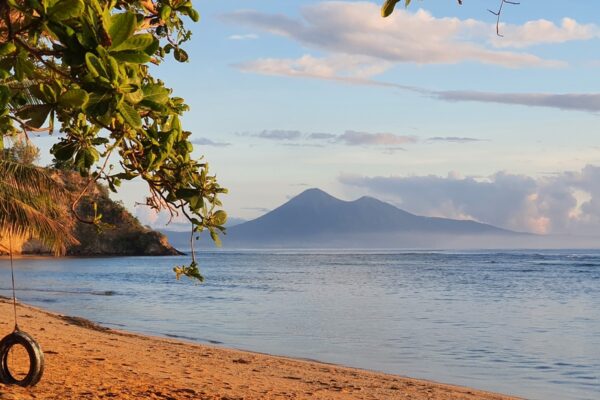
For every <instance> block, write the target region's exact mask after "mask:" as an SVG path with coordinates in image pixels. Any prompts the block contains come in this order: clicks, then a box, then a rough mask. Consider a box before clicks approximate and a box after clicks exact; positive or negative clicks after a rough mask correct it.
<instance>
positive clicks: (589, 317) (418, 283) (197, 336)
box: [0, 251, 600, 400]
mask: <svg viewBox="0 0 600 400" xmlns="http://www.w3.org/2000/svg"><path fill="white" fill-rule="evenodd" d="M188 261H189V259H188V258H187V257H131V258H62V259H27V258H26V259H19V260H16V261H15V263H16V282H17V289H18V291H17V296H18V298H19V300H20V301H22V302H25V303H29V304H33V305H36V306H41V307H44V308H47V309H50V310H54V311H58V312H60V313H63V314H68V315H73V316H81V317H85V318H88V319H91V320H94V321H97V322H99V323H101V324H104V325H106V326H110V327H115V328H120V329H127V330H131V331H137V332H141V333H147V334H153V335H161V336H168V337H174V338H181V339H185V340H192V341H198V342H205V343H213V344H217V345H223V346H227V347H234V348H240V349H247V350H252V351H258V352H265V353H270V354H278V355H286V356H293V357H302V358H309V359H315V360H320V361H325V362H332V363H339V364H344V365H348V366H353V367H359V368H366V369H370V370H376V371H384V372H389V373H394V374H401V375H407V376H411V377H417V378H425V379H431V380H436V381H441V382H446V383H453V384H459V385H466V386H472V387H475V388H479V389H484V390H490V391H497V392H503V393H507V394H513V395H518V396H523V397H527V398H532V399H590V400H591V399H600V251H506V252H497V251H496V252H487V251H472V252H426V251H418V252H373V251H363V252H360V251H314V252H311V251H302V252H298V251H240V252H233V251H221V252H203V253H201V254H200V263H201V267H202V271H203V273H204V275H205V277H206V282H205V283H204V284H202V285H198V284H194V283H192V282H190V281H187V280H182V281H176V280H175V276H174V274H173V272H172V267H173V266H174V265H176V264H181V263H185V262H188ZM10 294H11V292H10V269H9V264H8V261H7V260H6V259H5V258H4V259H1V260H0V295H4V296H10ZM22 324H23V325H24V329H26V325H27V322H26V321H23V322H22ZM6 333H8V332H6ZM0 334H3V333H1V332H0Z"/></svg>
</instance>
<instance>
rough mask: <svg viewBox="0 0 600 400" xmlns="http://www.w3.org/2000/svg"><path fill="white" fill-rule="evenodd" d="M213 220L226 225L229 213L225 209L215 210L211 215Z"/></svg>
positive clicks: (217, 223)
mask: <svg viewBox="0 0 600 400" xmlns="http://www.w3.org/2000/svg"><path fill="white" fill-rule="evenodd" d="M211 222H212V223H213V224H214V225H217V226H222V225H225V223H226V222H227V213H226V212H225V211H223V210H219V211H217V212H215V213H214V214H213V215H212V217H211Z"/></svg>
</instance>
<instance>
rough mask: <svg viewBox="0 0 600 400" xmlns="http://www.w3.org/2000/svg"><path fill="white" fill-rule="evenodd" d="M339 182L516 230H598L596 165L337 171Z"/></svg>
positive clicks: (433, 211) (416, 209)
mask: <svg viewBox="0 0 600 400" xmlns="http://www.w3.org/2000/svg"><path fill="white" fill-rule="evenodd" d="M339 181H340V182H341V183H343V184H345V185H348V186H351V187H358V188H361V189H363V190H366V191H367V193H370V194H372V195H374V196H381V197H384V198H386V199H391V200H392V201H393V202H394V203H395V204H397V205H398V206H400V207H402V208H404V209H406V210H407V211H410V212H413V213H416V214H420V215H429V216H439V217H447V218H465V219H474V220H477V221H480V222H485V223H489V224H492V225H496V226H499V227H503V228H508V229H513V230H517V231H527V232H535V233H553V234H563V233H567V234H579V235H585V234H587V235H592V234H596V235H597V233H598V232H599V231H600V167H599V166H593V165H588V166H586V167H585V168H583V169H582V170H580V171H568V172H561V173H557V174H553V175H549V176H543V177H530V176H526V175H519V174H510V173H507V172H498V173H496V174H494V175H491V176H489V177H486V178H475V177H461V176H458V175H457V174H449V175H448V176H447V177H440V176H434V175H429V176H410V177H400V176H388V177H384V176H376V177H366V176H357V175H342V176H341V177H340V178H339Z"/></svg>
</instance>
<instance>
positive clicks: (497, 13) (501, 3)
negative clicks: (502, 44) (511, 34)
mask: <svg viewBox="0 0 600 400" xmlns="http://www.w3.org/2000/svg"><path fill="white" fill-rule="evenodd" d="M504 4H512V5H515V6H516V5H519V4H521V3H518V2H516V1H509V0H500V7H499V8H498V11H492V10H490V9H489V8H488V11H489V12H491V13H492V14H494V15H495V16H496V35H498V36H500V37H504V36H503V35H501V34H500V16H501V15H502V9H503V8H504Z"/></svg>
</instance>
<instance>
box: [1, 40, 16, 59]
mask: <svg viewBox="0 0 600 400" xmlns="http://www.w3.org/2000/svg"><path fill="white" fill-rule="evenodd" d="M16 50H17V46H15V44H14V43H13V42H7V43H3V44H1V45H0V56H7V55H9V54H12V53H14V52H15V51H16Z"/></svg>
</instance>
